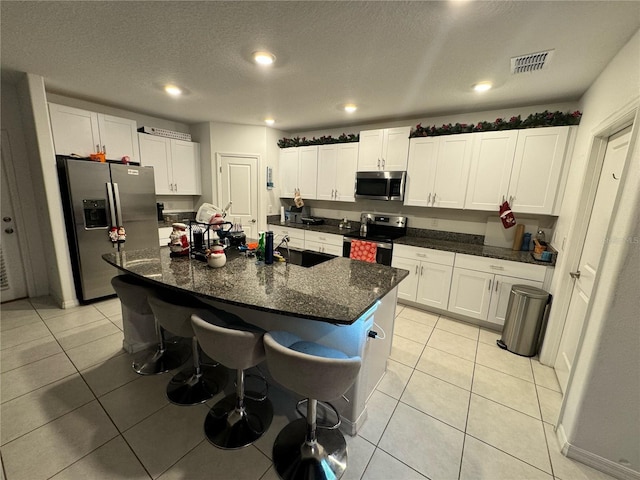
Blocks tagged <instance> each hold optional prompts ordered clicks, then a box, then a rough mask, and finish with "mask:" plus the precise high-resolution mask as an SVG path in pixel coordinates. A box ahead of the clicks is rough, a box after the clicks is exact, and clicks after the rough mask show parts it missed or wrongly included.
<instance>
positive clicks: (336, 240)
mask: <svg viewBox="0 0 640 480" xmlns="http://www.w3.org/2000/svg"><path fill="white" fill-rule="evenodd" d="M304 239H305V240H306V241H311V242H319V243H327V244H329V245H333V246H336V247H342V236H341V235H334V234H333V233H321V232H311V231H309V230H307V231H305V232H304Z"/></svg>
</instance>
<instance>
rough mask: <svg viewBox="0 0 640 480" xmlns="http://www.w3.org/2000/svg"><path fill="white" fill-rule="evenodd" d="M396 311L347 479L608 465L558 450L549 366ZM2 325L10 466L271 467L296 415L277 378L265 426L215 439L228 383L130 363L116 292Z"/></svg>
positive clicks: (428, 318)
mask: <svg viewBox="0 0 640 480" xmlns="http://www.w3.org/2000/svg"><path fill="white" fill-rule="evenodd" d="M397 315H398V316H397V318H396V326H395V331H394V343H393V349H392V353H391V358H390V360H389V365H388V371H387V374H386V376H385V377H384V379H383V381H382V382H381V383H380V384H379V385H378V388H377V390H376V391H375V392H374V394H373V395H372V397H371V398H370V400H369V404H368V405H369V409H370V410H369V419H368V420H367V422H366V423H365V424H364V426H363V427H362V429H361V431H360V432H359V435H358V436H356V437H347V442H348V445H349V465H348V468H347V471H346V473H345V475H344V477H343V478H344V479H345V480H375V479H380V480H383V479H384V480H389V479H393V480H395V479H402V480H405V479H406V480H411V479H426V478H428V479H434V480H435V479H444V480H449V479H451V480H456V479H464V480H467V479H491V480H501V479H509V480H511V479H517V478H520V479H552V478H557V479H562V480H573V479H580V480H581V479H601V480H604V479H607V478H610V477H607V476H606V475H604V474H602V473H600V472H597V471H595V470H593V469H591V468H589V467H587V466H585V465H582V464H580V463H576V462H573V461H571V460H569V459H567V458H565V457H563V456H562V455H561V454H560V453H559V449H558V446H557V443H556V440H555V435H554V432H553V422H554V421H555V419H556V417H557V415H558V410H559V406H560V402H561V400H562V395H561V394H560V389H559V387H558V383H557V380H556V378H555V374H554V373H553V371H552V370H551V369H550V368H548V367H545V366H543V365H541V364H540V363H539V362H538V361H537V360H535V359H528V358H523V357H518V356H516V355H513V354H511V353H509V352H505V351H502V350H500V349H499V348H498V347H497V346H496V345H495V341H496V339H497V338H498V337H499V335H498V334H497V333H495V332H492V331H489V330H484V329H481V328H478V327H475V326H472V325H468V324H465V323H461V322H457V321H454V320H451V319H447V318H444V317H438V316H437V315H433V314H429V313H426V312H421V311H420V310H416V309H412V308H409V307H403V306H402V305H398V309H397ZM0 326H1V332H2V333H1V335H2V336H1V338H0V350H1V351H0V353H1V371H2V374H1V377H0V382H1V388H2V395H1V402H2V403H1V405H0V415H1V417H0V418H1V422H2V424H1V427H2V428H1V435H0V445H1V446H0V453H1V455H2V472H1V474H2V478H6V479H7V480H20V479H28V480H37V479H47V478H54V479H56V480H62V479H66V480H69V479H83V480H84V479H92V480H94V479H118V478H126V479H149V478H154V479H155V478H161V479H163V480H165V479H166V480H168V479H190V480H198V479H205V478H224V479H225V480H226V479H247V480H272V479H276V478H277V475H276V473H275V471H274V469H273V466H272V463H271V447H272V445H273V440H274V439H275V437H276V435H277V433H278V432H279V430H280V429H281V428H282V427H283V426H284V425H286V424H287V423H288V422H289V421H290V420H291V419H293V418H294V416H295V414H294V413H293V412H294V403H295V402H294V399H293V398H291V397H290V396H289V395H288V394H287V393H285V392H284V391H283V390H281V389H278V388H277V387H272V388H271V390H270V397H271V399H272V401H273V403H274V411H275V417H274V420H273V423H272V425H271V428H270V429H269V431H268V432H267V433H266V434H265V435H264V436H263V438H261V439H260V440H259V441H258V442H256V444H255V445H252V446H250V447H248V448H245V449H242V450H237V451H225V450H219V449H217V448H215V447H213V446H211V444H209V442H207V441H206V440H205V438H204V435H203V432H202V424H203V421H204V417H205V415H206V412H207V408H208V406H211V405H213V403H215V401H217V399H218V398H219V397H220V396H222V394H220V395H219V396H218V397H216V398H214V399H213V400H212V401H209V402H208V403H207V404H205V405H199V406H196V407H177V406H174V405H171V404H169V403H168V401H167V400H166V398H165V396H164V389H165V386H166V383H167V382H168V380H169V376H168V375H159V376H149V377H142V376H139V375H136V374H135V373H133V371H132V370H131V358H130V356H129V355H127V354H126V353H125V352H124V351H123V350H122V348H121V347H122V332H121V330H122V315H121V312H120V303H119V301H118V300H117V299H113V300H107V301H104V302H100V303H96V304H93V305H89V306H83V307H77V308H74V309H70V310H60V309H58V308H57V307H56V306H55V305H54V304H53V302H52V301H51V300H50V299H48V298H37V299H31V300H30V301H29V300H20V301H17V302H11V303H9V304H5V305H2V316H1V320H0Z"/></svg>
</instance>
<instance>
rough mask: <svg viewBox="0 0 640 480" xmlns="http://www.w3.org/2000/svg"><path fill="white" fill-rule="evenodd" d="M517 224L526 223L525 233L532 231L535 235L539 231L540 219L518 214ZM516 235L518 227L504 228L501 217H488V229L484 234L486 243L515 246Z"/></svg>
mask: <svg viewBox="0 0 640 480" xmlns="http://www.w3.org/2000/svg"><path fill="white" fill-rule="evenodd" d="M516 223H517V224H524V233H530V234H531V238H533V237H535V235H536V232H537V231H538V221H537V220H535V219H532V218H520V217H517V216H516ZM515 235H516V227H511V228H506V229H505V228H504V227H503V226H502V222H501V221H500V219H499V218H498V217H497V216H496V217H490V218H489V219H487V230H486V232H485V234H484V244H485V245H488V246H490V247H502V248H511V247H513V237H515Z"/></svg>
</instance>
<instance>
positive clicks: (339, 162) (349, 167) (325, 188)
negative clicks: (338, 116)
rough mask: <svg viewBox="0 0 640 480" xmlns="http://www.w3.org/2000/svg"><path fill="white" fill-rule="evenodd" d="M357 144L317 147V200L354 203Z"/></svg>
mask: <svg viewBox="0 0 640 480" xmlns="http://www.w3.org/2000/svg"><path fill="white" fill-rule="evenodd" d="M357 163H358V144H357V143H339V144H332V145H320V146H319V147H318V184H317V195H316V198H317V199H318V200H333V201H341V202H355V201H356V199H355V197H354V185H355V181H356V180H355V179H356V168H357Z"/></svg>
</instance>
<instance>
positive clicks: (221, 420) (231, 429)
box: [204, 392, 273, 450]
mask: <svg viewBox="0 0 640 480" xmlns="http://www.w3.org/2000/svg"><path fill="white" fill-rule="evenodd" d="M245 395H251V396H254V397H258V396H259V395H260V394H259V393H258V392H246V393H245ZM237 398H238V397H237V396H236V394H235V393H233V394H231V395H227V396H226V397H225V398H223V399H222V400H220V401H219V402H218V403H216V404H215V405H214V406H213V408H212V409H211V410H210V411H209V413H208V415H207V418H206V420H205V422H204V433H205V435H206V437H207V440H209V442H211V443H212V444H213V445H215V446H216V447H219V448H223V449H225V450H233V449H237V448H243V447H246V446H248V445H251V444H252V443H253V442H255V441H256V440H257V439H259V438H260V437H261V436H262V434H263V433H264V432H266V431H267V429H268V428H269V425H271V420H273V406H272V405H271V402H270V401H269V399H265V400H263V401H257V400H253V399H251V398H247V397H246V396H245V397H244V408H243V410H238V409H237V408H236V403H237Z"/></svg>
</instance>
